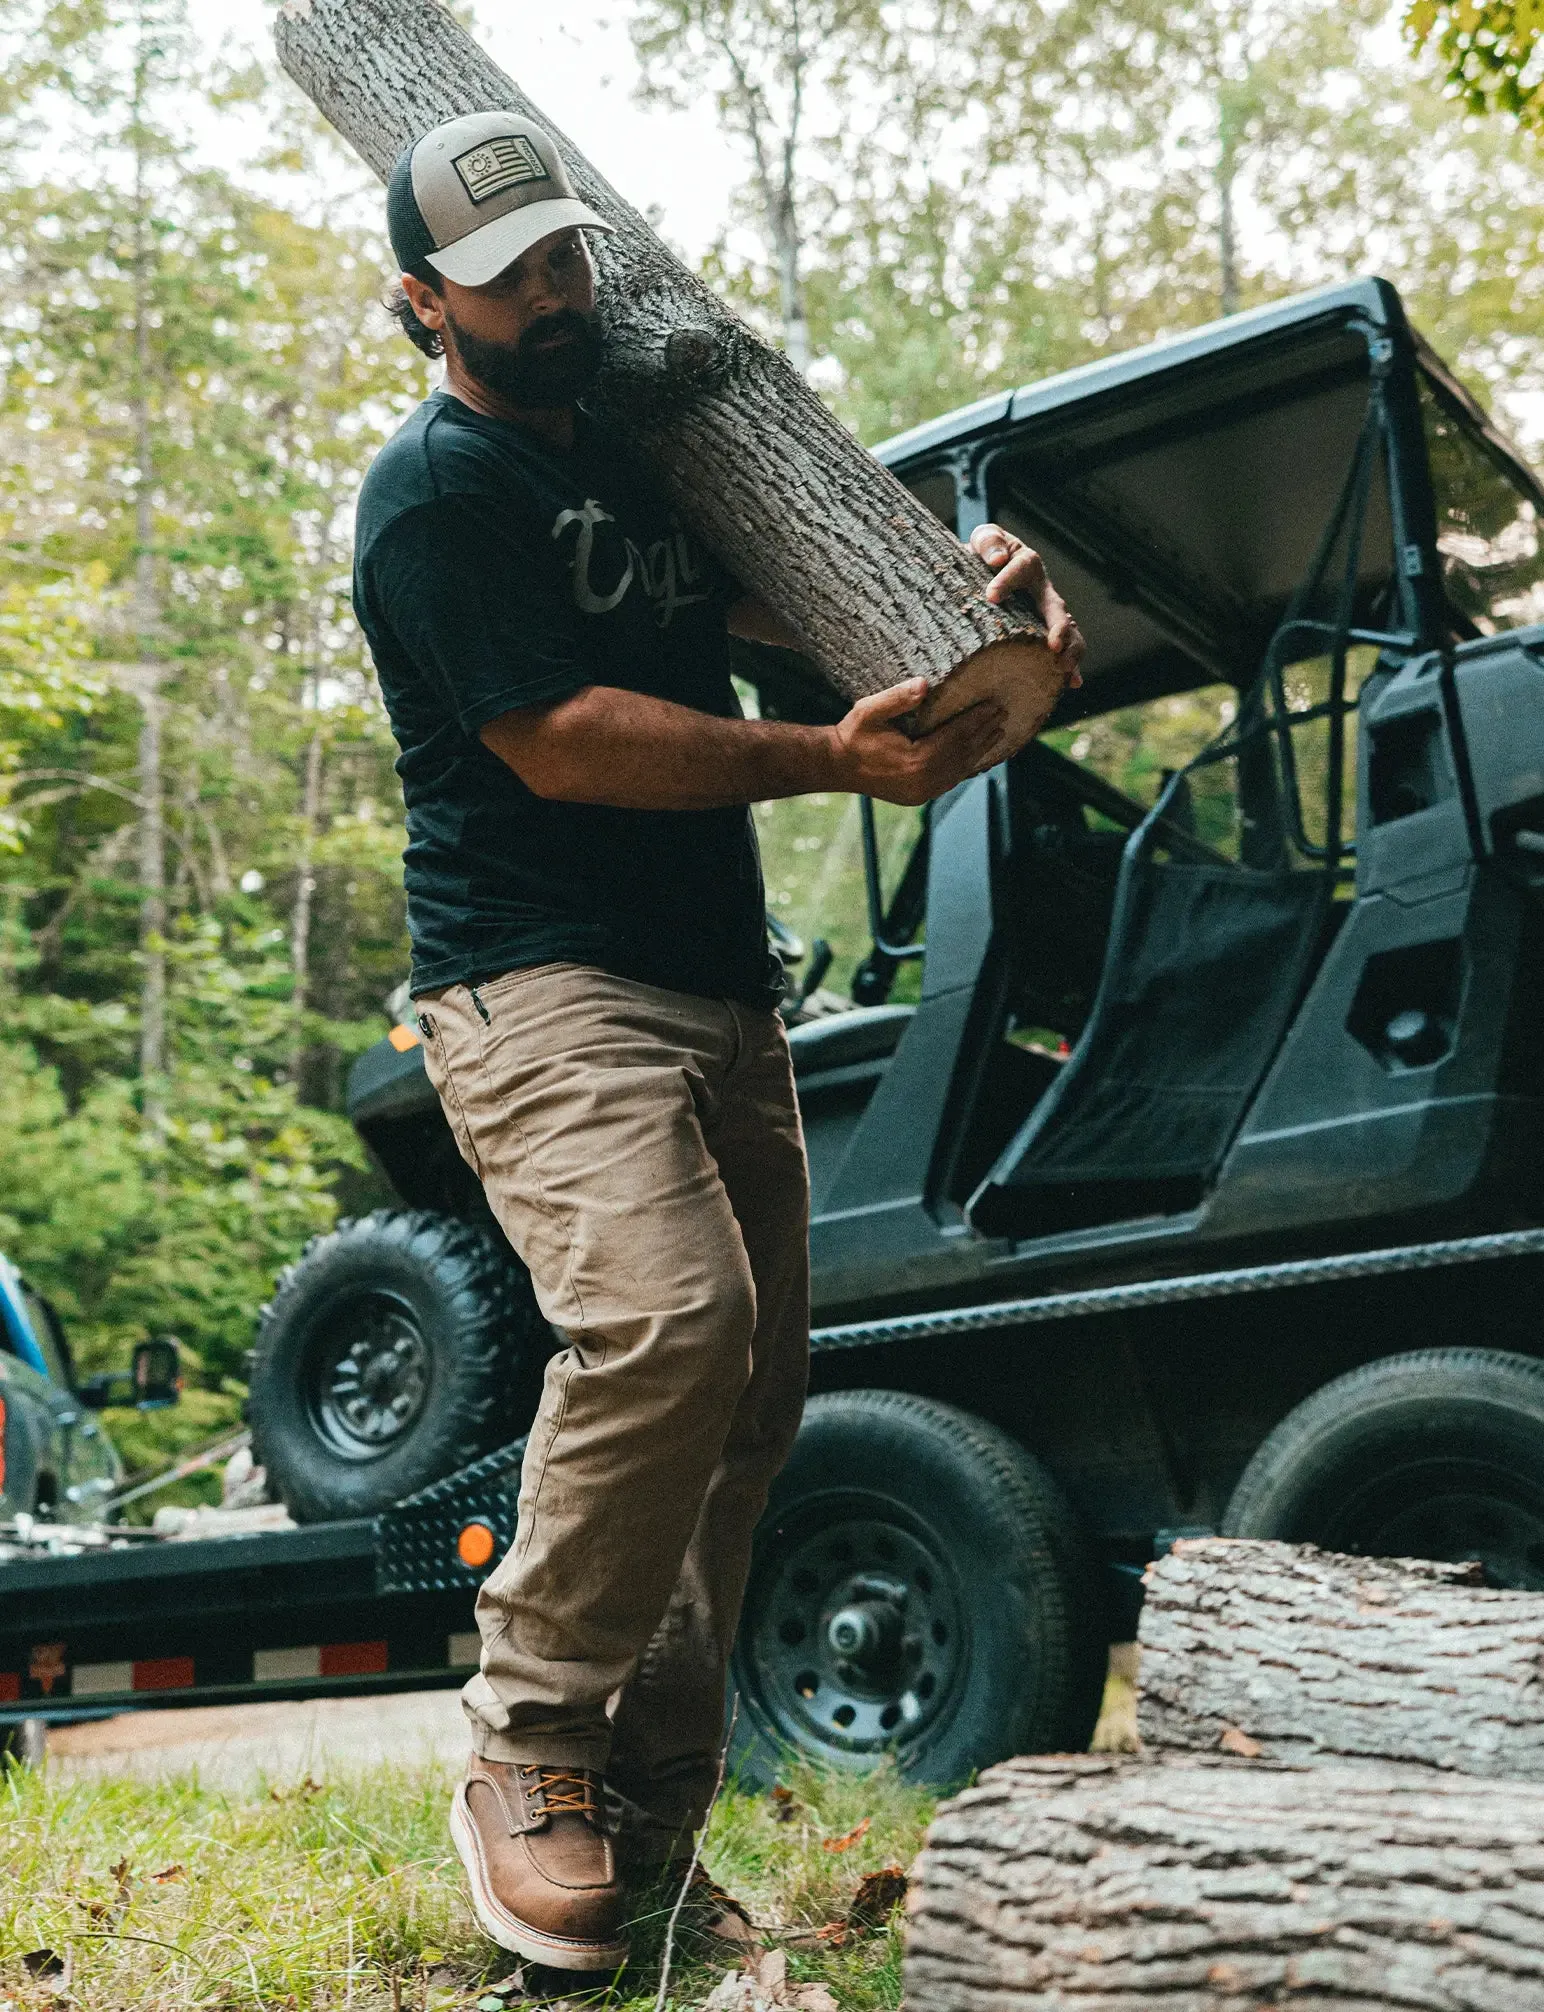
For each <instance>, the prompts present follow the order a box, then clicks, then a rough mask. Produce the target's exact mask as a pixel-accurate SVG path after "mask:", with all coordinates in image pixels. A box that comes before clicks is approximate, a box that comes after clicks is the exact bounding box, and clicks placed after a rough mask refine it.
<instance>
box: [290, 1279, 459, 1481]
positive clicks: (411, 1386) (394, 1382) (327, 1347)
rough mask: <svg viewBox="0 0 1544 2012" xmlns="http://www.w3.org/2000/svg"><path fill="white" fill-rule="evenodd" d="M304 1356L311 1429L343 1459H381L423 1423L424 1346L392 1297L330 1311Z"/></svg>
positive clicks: (370, 1297)
mask: <svg viewBox="0 0 1544 2012" xmlns="http://www.w3.org/2000/svg"><path fill="white" fill-rule="evenodd" d="M307 1354H308V1362H307V1371H306V1377H305V1386H306V1407H307V1410H308V1411H309V1413H310V1416H311V1423H312V1425H313V1427H314V1428H315V1430H316V1434H317V1436H318V1438H320V1439H321V1440H322V1441H323V1442H324V1444H326V1445H327V1446H328V1447H330V1448H331V1450H332V1451H333V1452H334V1453H336V1454H338V1455H340V1456H341V1457H342V1458H343V1459H345V1460H378V1459H381V1458H382V1457H383V1456H384V1455H386V1454H388V1453H390V1452H392V1451H394V1450H395V1448H396V1447H397V1445H398V1444H399V1443H400V1442H401V1441H402V1440H403V1439H404V1438H405V1437H406V1436H407V1434H408V1433H410V1432H411V1431H412V1429H413V1427H414V1426H415V1425H416V1424H417V1423H418V1421H419V1419H420V1418H421V1417H422V1416H423V1410H424V1406H425V1404H426V1403H427V1402H428V1398H429V1384H430V1380H431V1375H432V1369H433V1363H432V1358H431V1355H430V1350H429V1344H428V1342H427V1341H426V1340H425V1338H424V1334H423V1330H422V1328H421V1327H420V1325H419V1322H418V1318H417V1315H416V1314H415V1313H414V1312H413V1310H412V1308H411V1307H410V1306H409V1305H408V1304H407V1302H406V1301H405V1300H402V1299H399V1298H397V1296H396V1295H395V1294H394V1293H387V1292H372V1293H360V1294H357V1295H353V1296H351V1297H350V1298H349V1299H347V1300H346V1301H344V1302H342V1303H341V1304H339V1305H335V1306H334V1307H332V1308H330V1309H329V1311H328V1314H327V1315H326V1316H325V1317H324V1319H322V1320H321V1321H318V1323H317V1326H316V1329H315V1331H314V1336H313V1340H312V1344H311V1347H310V1348H309V1350H308V1351H307Z"/></svg>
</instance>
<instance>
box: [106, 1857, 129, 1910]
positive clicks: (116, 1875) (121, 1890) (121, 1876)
mask: <svg viewBox="0 0 1544 2012" xmlns="http://www.w3.org/2000/svg"><path fill="white" fill-rule="evenodd" d="M107 1870H108V1873H109V1874H110V1876H111V1877H112V1880H113V1882H114V1884H115V1885H116V1886H117V1888H118V1898H119V1899H120V1900H127V1899H128V1897H129V1888H130V1887H131V1886H132V1885H133V1884H134V1875H133V1874H132V1873H131V1872H130V1871H129V1861H128V1859H127V1858H120V1859H119V1861H118V1863H117V1864H116V1865H110V1866H109V1867H108V1868H107Z"/></svg>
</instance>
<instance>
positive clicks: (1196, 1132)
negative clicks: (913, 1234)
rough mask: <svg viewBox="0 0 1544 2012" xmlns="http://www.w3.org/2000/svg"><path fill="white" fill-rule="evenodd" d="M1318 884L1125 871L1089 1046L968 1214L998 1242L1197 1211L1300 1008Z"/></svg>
mask: <svg viewBox="0 0 1544 2012" xmlns="http://www.w3.org/2000/svg"><path fill="white" fill-rule="evenodd" d="M1328 892H1329V883H1328V881H1327V879H1326V878H1325V876H1324V875H1322V874H1309V873H1290V872H1284V873H1254V872H1249V871H1247V870H1240V869H1238V868H1227V867H1209V866H1198V865H1191V864H1188V863H1180V862H1178V861H1172V860H1171V861H1157V860H1153V859H1151V858H1136V859H1128V861H1127V862H1126V866H1125V868H1124V871H1123V873H1122V878H1121V888H1120V893H1119V896H1118V898H1117V907H1116V917H1115V926H1114V928H1113V930H1112V932H1111V950H1110V958H1109V962H1108V963H1107V965H1106V967H1105V972H1104V977H1103V979H1102V981H1101V983H1100V987H1099V994H1098V997H1097V998H1096V1000H1095V1002H1094V1010H1093V1013H1092V1015H1091V1016H1090V1019H1089V1024H1088V1026H1087V1028H1086V1029H1085V1030H1084V1034H1083V1038H1082V1040H1081V1041H1080V1042H1079V1044H1078V1048H1077V1052H1076V1054H1075V1056H1074V1057H1073V1059H1072V1061H1071V1062H1069V1063H1068V1065H1067V1067H1066V1068H1065V1069H1064V1070H1063V1072H1062V1074H1061V1076H1060V1078H1059V1080H1058V1081H1057V1082H1056V1083H1055V1084H1054V1085H1053V1086H1052V1087H1051V1089H1049V1090H1048V1091H1047V1092H1046V1094H1045V1096H1044V1097H1043V1098H1042V1099H1041V1102H1040V1104H1039V1106H1038V1107H1037V1108H1036V1110H1035V1111H1034V1112H1033V1113H1032V1114H1031V1116H1030V1117H1029V1119H1028V1120H1027V1122H1026V1123H1025V1125H1024V1126H1023V1128H1022V1129H1021V1130H1020V1132H1019V1134H1018V1136H1017V1137H1016V1138H1015V1139H1014V1141H1013V1142H1012V1144H1011V1145H1010V1146H1009V1148H1008V1150H1007V1152H1005V1153H1004V1154H1003V1156H1002V1158H1001V1159H1000V1160H999V1161H998V1162H997V1165H996V1166H995V1167H994V1168H993V1169H992V1171H991V1173H990V1174H989V1175H988V1177H987V1179H986V1181H985V1182H984V1183H983V1185H982V1187H981V1188H980V1190H978V1192H977V1194H976V1196H975V1198H974V1200H973V1202H972V1206H971V1220H972V1222H973V1223H974V1224H975V1225H976V1227H977V1228H979V1229H981V1230H984V1231H986V1232H987V1233H988V1234H996V1233H1000V1232H1008V1233H1016V1234H1018V1235H1021V1236H1023V1235H1034V1234H1037V1233H1042V1234H1043V1233H1048V1232H1050V1231H1052V1230H1055V1229H1061V1228H1073V1227H1077V1226H1079V1225H1081V1224H1085V1223H1095V1222H1110V1221H1114V1220H1117V1219H1119V1218H1121V1217H1127V1216H1140V1215H1154V1214H1161V1213H1172V1212H1174V1211H1175V1210H1178V1209H1185V1208H1190V1207H1193V1206H1194V1204H1195V1203H1196V1202H1197V1201H1199V1200H1200V1198H1201V1195H1202V1193H1203V1192H1204V1190H1205V1188H1206V1186H1207V1184H1208V1182H1209V1181H1210V1179H1211V1177H1212V1175H1213V1174H1214V1173H1215V1172H1216V1170H1217V1168H1218V1167H1219V1165H1220V1164H1221V1162H1222V1158H1223V1154H1224V1153H1225V1152H1226V1150H1227V1147H1228V1142H1229V1140H1230V1139H1231V1138H1232V1136H1233V1133H1234V1130H1235V1129H1236V1127H1237V1125H1238V1122H1239V1119H1240V1118H1241V1117H1242V1115H1243V1113H1244V1110H1245V1108H1246V1106H1247V1105H1248V1102H1249V1099H1250V1098H1251V1097H1252V1096H1253V1095H1254V1092H1255V1089H1256V1086H1257V1085H1258V1083H1259V1081H1260V1079H1261V1077H1262V1076H1263V1075H1264V1073H1265V1071H1266V1069H1267V1068H1268V1067H1269V1065H1270V1062H1271V1059H1272V1057H1273V1056H1274V1055H1275V1053H1276V1050H1277V1048H1278V1046H1279V1045H1280V1042H1281V1037H1282V1034H1283V1033H1284V1031H1285V1029H1286V1027H1287V1024H1288V1022H1289V1020H1290V1019H1291V1017H1292V1013H1293V1011H1294V1009H1295V1008H1296V1006H1297V1003H1298V1000H1299V998H1300V997H1301V995H1302V992H1303V988H1304V984H1305V981H1306V977H1307V974H1308V972H1309V970H1310V969H1311V967H1312V962H1313V960H1314V958H1315V956H1316V954H1317V951H1318V947H1319V943H1320V940H1321V937H1322V935H1323V931H1324V920H1325V909H1326V904H1327V898H1328Z"/></svg>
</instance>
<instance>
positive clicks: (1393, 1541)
mask: <svg viewBox="0 0 1544 2012" xmlns="http://www.w3.org/2000/svg"><path fill="white" fill-rule="evenodd" d="M1223 1530H1224V1533H1225V1534H1226V1535H1228V1536H1230V1537H1275V1538H1280V1539H1282V1540H1283V1541H1285V1542H1288V1543H1296V1544H1318V1545H1320V1546H1322V1548H1323V1549H1325V1550H1327V1551H1349V1552H1353V1553H1360V1554H1362V1555H1364V1556H1377V1557H1407V1558H1438V1559H1464V1558H1478V1559H1480V1560H1481V1561H1482V1562H1483V1564H1484V1566H1485V1569H1486V1574H1487V1576H1488V1578H1489V1579H1490V1580H1491V1582H1492V1583H1493V1584H1495V1585H1498V1586H1511V1587H1516V1588H1522V1589H1529V1590H1534V1591H1539V1590H1544V1363H1540V1362H1536V1361H1534V1359H1533V1358H1532V1357H1531V1356H1526V1355H1509V1354H1504V1353H1502V1352H1501V1351H1499V1350H1494V1349H1484V1348H1433V1349H1423V1350H1418V1351H1416V1352H1415V1353H1412V1354H1409V1355H1391V1356H1387V1357H1385V1358H1384V1360H1383V1361H1381V1362H1371V1363H1368V1364H1366V1365H1365V1367H1363V1368H1361V1369H1354V1370H1352V1371H1351V1372H1350V1373H1349V1375H1346V1376H1341V1377H1337V1378H1336V1380H1335V1381H1334V1382H1333V1383H1327V1384H1326V1385H1325V1386H1324V1388H1323V1389H1322V1390H1318V1391H1315V1393H1314V1394H1313V1396H1312V1397H1310V1398H1308V1399H1306V1400H1305V1401H1304V1402H1303V1403H1302V1404H1300V1405H1299V1406H1298V1407H1297V1409H1296V1410H1295V1411H1292V1412H1289V1413H1288V1415H1287V1416H1286V1417H1285V1418H1284V1419H1283V1420H1282V1421H1281V1423H1280V1424H1279V1425H1278V1426H1277V1427H1276V1429H1275V1431H1274V1432H1272V1433H1271V1435H1270V1437H1269V1438H1268V1439H1266V1440H1265V1442H1264V1443H1263V1445H1262V1446H1261V1447H1260V1450H1259V1451H1258V1452H1257V1453H1256V1454H1255V1456H1254V1458H1253V1460H1251V1461H1250V1463H1249V1465H1248V1467H1247V1468H1246V1469H1245V1470H1244V1474H1243V1477H1242V1479H1241V1480H1240V1481H1239V1484H1238V1486H1237V1488H1236V1489H1235V1490H1234V1491H1233V1497H1232V1500H1231V1501H1230V1502H1229V1504H1228V1508H1227V1513H1226V1515H1225V1517H1224V1519H1223Z"/></svg>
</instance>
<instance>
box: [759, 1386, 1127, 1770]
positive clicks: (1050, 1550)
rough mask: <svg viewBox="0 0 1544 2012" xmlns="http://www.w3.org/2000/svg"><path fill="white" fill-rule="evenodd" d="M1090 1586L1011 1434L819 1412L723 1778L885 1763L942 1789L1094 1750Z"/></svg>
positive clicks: (1066, 1515)
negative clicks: (978, 1774)
mask: <svg viewBox="0 0 1544 2012" xmlns="http://www.w3.org/2000/svg"><path fill="white" fill-rule="evenodd" d="M1098 1585H1099V1582H1098V1578H1097V1575H1096V1571H1095V1568H1094V1565H1093V1562H1092V1560H1091V1558H1090V1556H1089V1553H1088V1551H1087V1548H1086V1546H1085V1544H1084V1541H1083V1538H1082V1535H1081V1532H1080V1531H1079V1528H1078V1525H1077V1521H1076V1519H1075V1517H1074V1515H1073V1513H1072V1511H1071V1509H1070V1508H1069V1507H1068V1505H1067V1503H1066V1502H1065V1500H1064V1499H1063V1497H1062V1495H1061V1492H1060V1490H1059V1489H1058V1488H1057V1486H1056V1484H1055V1483H1054V1482H1053V1481H1052V1479H1051V1477H1050V1476H1049V1475H1048V1474H1047V1473H1046V1472H1045V1470H1044V1468H1043V1467H1041V1465H1040V1463H1039V1462H1038V1461H1037V1460H1035V1459H1034V1458H1033V1457H1032V1456H1031V1455H1030V1454H1028V1453H1026V1452H1025V1451H1024V1449H1023V1448H1022V1447H1021V1446H1019V1445H1017V1444H1016V1443H1015V1442H1014V1441H1013V1440H1012V1439H1010V1438H1008V1436H1007V1435H1006V1433H1003V1432H1000V1431H998V1429H997V1428H996V1427H995V1426H993V1425H988V1424H985V1423H984V1422H983V1421H982V1420H981V1419H979V1418H973V1417H971V1416H970V1415H969V1414H968V1413H966V1412H963V1411H957V1410H955V1409H954V1407H953V1406H952V1405H947V1404H939V1403H936V1402H934V1401H933V1400H931V1399H928V1398H922V1397H914V1396H911V1395H909V1394H908V1393H905V1392H900V1391H879V1390H854V1391H840V1392H836V1393H833V1394H832V1395H829V1396H824V1397H817V1398H815V1399H814V1400H813V1401H812V1402H811V1404H810V1406H809V1409H808V1411H807V1412H806V1414H805V1420H804V1425H803V1428H802V1430H801V1431H800V1434H799V1438H798V1442H797V1444H796V1445H795V1447H794V1450H793V1453H792V1456H791V1457H790V1459H789V1462H788V1465H787V1466H786V1467H785V1468H784V1470H783V1472H782V1474H781V1475H780V1476H779V1477H778V1479H777V1481H776V1483H775V1484H774V1486H773V1490H772V1496H771V1500H770V1502H769V1504H768V1508H767V1512H766V1514H765V1516H764V1517H763V1518H762V1520H761V1523H760V1525H759V1527H758V1529H757V1533H756V1542H755V1547H754V1555H753V1559H752V1565H751V1575H750V1582H749V1586H748V1588H747V1593H746V1601H745V1609H744V1613H743V1615H742V1618H741V1623H740V1632H739V1637H738V1640H737V1642H736V1644H735V1650H734V1655H733V1658H732V1663H731V1671H730V1691H731V1693H732V1694H737V1699H738V1704H737V1713H736V1718H735V1727H734V1738H733V1745H732V1748H731V1756H730V1758H731V1767H732V1769H733V1771H734V1772H735V1774H736V1775H737V1777H738V1779H739V1780H740V1782H741V1783H742V1784H743V1785H745V1786H749V1787H765V1786H767V1785H768V1784H769V1783H770V1782H771V1781H772V1780H773V1779H774V1778H775V1776H776V1773H777V1770H778V1768H779V1766H781V1765H783V1764H784V1763H785V1762H786V1761H787V1760H788V1759H790V1758H798V1757H800V1756H802V1757H804V1758H806V1759H808V1758H814V1759H819V1760H822V1761H825V1762H827V1763H830V1764H834V1765H836V1766H839V1767H846V1768H852V1769H855V1770H861V1769H867V1768H871V1767H874V1766H875V1765H877V1764H878V1763H879V1762H880V1761H881V1760H882V1759H883V1758H884V1757H885V1756H886V1755H893V1756H894V1758H895V1760H896V1763H897V1764H898V1766H899V1767H900V1768H901V1770H902V1772H903V1773H904V1774H905V1775H906V1776H907V1777H908V1778H910V1779H911V1780H914V1781H922V1782H932V1783H938V1784H943V1785H948V1784H953V1783H956V1782H960V1781H963V1780H964V1779H965V1778H966V1777H967V1776H968V1775H969V1774H971V1773H972V1772H973V1770H975V1769H977V1768H982V1767H986V1766H987V1765H989V1764H990V1763H991V1762H993V1761H998V1760H1002V1759H1004V1758H1005V1757H1006V1756H1007V1755H1009V1754H1016V1753H1024V1752H1033V1751H1065V1750H1068V1749H1082V1748H1084V1747H1086V1746H1087V1745H1088V1741H1089V1736H1090V1734H1091V1733H1092V1731H1093V1727H1094V1721H1095V1719H1096V1718H1097V1716H1098V1711H1099V1702H1100V1696H1101V1692H1102V1688H1103V1683H1104V1670H1105V1632H1104V1628H1103V1625H1102V1621H1103V1616H1102V1612H1101V1603H1100V1599H1099V1593H1098Z"/></svg>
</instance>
